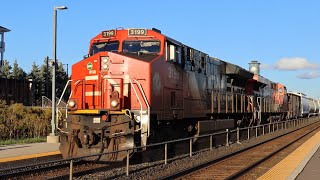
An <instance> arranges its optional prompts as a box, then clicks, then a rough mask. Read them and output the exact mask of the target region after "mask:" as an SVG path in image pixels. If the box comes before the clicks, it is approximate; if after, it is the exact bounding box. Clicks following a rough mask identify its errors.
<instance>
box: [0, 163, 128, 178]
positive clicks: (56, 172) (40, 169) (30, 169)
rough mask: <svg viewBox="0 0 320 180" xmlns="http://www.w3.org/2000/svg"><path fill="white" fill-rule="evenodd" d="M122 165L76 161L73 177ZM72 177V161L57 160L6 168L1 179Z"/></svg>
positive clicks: (0, 175) (0, 171) (1, 171)
mask: <svg viewBox="0 0 320 180" xmlns="http://www.w3.org/2000/svg"><path fill="white" fill-rule="evenodd" d="M121 166H123V165H122V163H115V162H106V163H103V162H95V161H86V160H76V161H73V164H72V174H73V176H81V175H84V174H88V173H93V172H98V171H100V170H101V171H103V170H110V169H112V168H116V167H121ZM69 176H70V161H69V160H56V161H50V162H46V163H38V164H33V165H28V166H20V167H14V168H5V169H1V170H0V179H34V178H36V179H67V178H69Z"/></svg>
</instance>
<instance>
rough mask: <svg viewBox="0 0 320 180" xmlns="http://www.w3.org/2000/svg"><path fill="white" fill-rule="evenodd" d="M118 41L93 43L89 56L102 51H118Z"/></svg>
mask: <svg viewBox="0 0 320 180" xmlns="http://www.w3.org/2000/svg"><path fill="white" fill-rule="evenodd" d="M118 48H119V41H109V42H98V43H94V44H92V46H91V49H90V56H92V55H94V54H97V53H99V52H104V51H111V52H112V51H118Z"/></svg>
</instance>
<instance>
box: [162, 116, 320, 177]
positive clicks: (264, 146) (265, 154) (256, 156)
mask: <svg viewBox="0 0 320 180" xmlns="http://www.w3.org/2000/svg"><path fill="white" fill-rule="evenodd" d="M319 129H320V122H316V123H314V124H311V125H309V126H306V127H303V128H300V129H297V130H295V131H293V132H291V133H287V134H284V135H282V136H280V137H275V138H273V139H270V140H268V141H266V142H262V143H259V144H256V145H254V146H251V147H248V148H246V149H242V150H240V151H237V152H233V153H230V154H227V155H225V156H223V157H221V158H218V159H215V160H213V161H209V162H205V163H203V164H201V165H198V166H196V167H191V168H189V169H184V170H181V171H178V172H175V173H172V174H170V175H168V176H165V177H162V179H174V178H176V179H235V178H239V177H241V176H242V175H244V174H245V173H247V172H248V171H250V170H252V169H254V168H255V167H256V166H257V165H259V164H260V163H262V162H264V161H266V160H267V159H269V158H271V157H272V156H273V155H275V154H276V153H278V152H280V151H282V150H283V149H285V148H286V147H288V146H290V145H291V144H293V143H295V142H296V141H298V140H300V139H301V138H303V137H305V136H306V135H308V134H310V133H311V132H313V131H317V130H319Z"/></svg>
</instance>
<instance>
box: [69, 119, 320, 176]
mask: <svg viewBox="0 0 320 180" xmlns="http://www.w3.org/2000/svg"><path fill="white" fill-rule="evenodd" d="M319 120H320V118H319V117H311V118H308V119H307V118H304V119H302V118H301V119H295V120H290V121H280V122H274V123H270V124H264V125H258V126H253V127H246V128H236V129H233V130H229V129H226V130H225V131H221V132H216V133H211V134H205V135H199V136H197V137H188V138H182V139H176V140H171V141H166V142H161V143H155V144H150V145H146V146H141V147H134V148H130V149H125V150H118V151H112V152H107V153H100V154H96V155H90V156H85V157H81V159H82V158H88V157H93V156H101V155H108V154H112V153H118V152H126V153H127V157H126V168H125V169H126V176H129V173H130V152H131V151H137V150H139V149H144V148H151V147H156V146H163V148H164V160H163V161H164V164H167V163H168V145H169V144H174V143H179V142H183V141H189V153H188V155H187V156H189V157H192V156H193V154H194V153H196V152H197V151H193V142H194V139H195V138H197V139H199V138H209V144H210V145H209V148H206V149H205V150H210V151H212V150H213V147H214V146H213V138H214V137H215V136H221V135H225V144H224V145H225V146H229V145H230V143H232V142H234V143H237V144H240V143H241V141H244V140H250V139H252V138H257V137H259V136H263V135H265V134H269V133H274V132H276V131H282V130H288V129H290V128H297V127H300V126H302V125H309V124H312V123H314V122H316V121H319ZM244 131H246V133H244ZM232 140H233V141H232ZM202 150H203V149H202ZM199 151H200V150H199ZM77 159H78V158H73V159H70V160H69V161H70V177H72V163H73V160H77Z"/></svg>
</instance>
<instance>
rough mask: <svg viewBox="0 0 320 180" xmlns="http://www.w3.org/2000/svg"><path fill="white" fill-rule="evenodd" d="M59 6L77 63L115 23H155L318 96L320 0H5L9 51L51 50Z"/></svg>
mask: <svg viewBox="0 0 320 180" xmlns="http://www.w3.org/2000/svg"><path fill="white" fill-rule="evenodd" d="M54 5H65V6H67V7H68V8H69V9H68V10H64V11H59V12H58V34H57V35H58V42H57V46H58V49H57V58H58V59H60V60H62V61H63V63H64V64H67V63H68V64H69V65H70V64H73V63H75V62H77V61H79V60H81V59H82V56H83V55H85V54H86V53H87V51H88V43H89V40H90V39H91V38H92V37H94V36H95V35H97V34H98V33H100V32H101V31H103V30H107V29H113V28H117V27H124V28H130V27H145V28H152V27H156V28H158V29H160V30H161V31H162V32H163V33H164V34H166V35H168V36H170V37H172V38H174V39H176V40H179V41H181V42H182V43H185V44H187V45H189V46H192V47H194V48H196V49H199V50H201V51H204V52H206V53H208V54H210V55H211V56H213V57H217V58H220V59H223V60H225V61H228V62H231V63H234V64H237V65H240V66H242V67H244V68H246V69H248V63H249V62H250V61H251V60H258V61H260V62H261V63H262V64H263V69H262V70H261V74H262V75H263V76H265V77H267V78H268V79H270V80H273V81H276V82H281V83H283V84H285V85H286V86H287V87H288V89H289V90H293V91H300V92H305V93H306V94H308V95H309V96H312V97H315V98H320V90H319V89H320V51H319V49H320V43H319V42H320V36H319V32H320V20H319V19H320V11H319V8H320V1H317V0H313V1H311V0H305V1H301V0H299V1H298V0H282V1H277V0H268V1H266V0H265V1H263V0H260V1H257V0H241V1H236V0H233V1H231V0H225V1H221V0H220V1H218V0H212V1H211V0H210V1H209V0H207V1H201V0H199V1H194V0H184V1H172V0H162V1H150V0H149V1H147V0H139V1H121V3H119V1H109V0H90V1H85V0H77V1H76V0H55V1H54V0H41V1H39V0H28V1H21V0H1V2H0V6H1V15H0V26H4V27H6V28H8V29H10V30H12V31H11V32H9V33H7V34H6V35H5V42H6V52H5V54H4V56H5V59H7V60H9V61H10V62H11V63H13V61H14V60H17V61H18V63H19V64H20V66H21V67H23V69H25V70H26V71H29V70H30V69H31V65H32V62H33V61H35V62H36V63H37V64H42V62H43V59H44V57H45V56H49V57H52V21H53V6H54Z"/></svg>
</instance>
